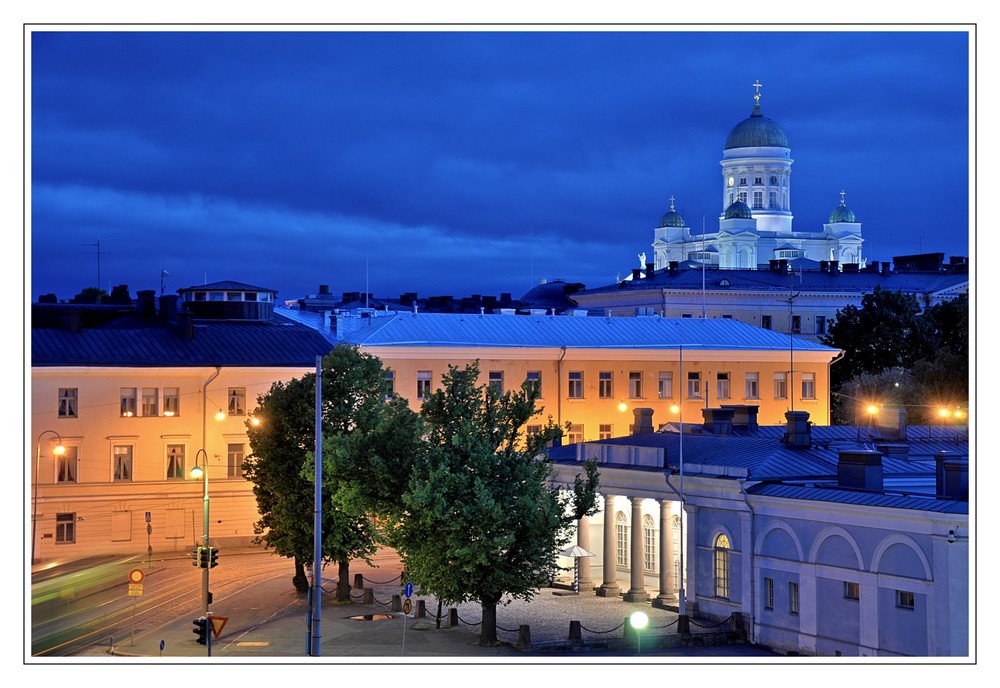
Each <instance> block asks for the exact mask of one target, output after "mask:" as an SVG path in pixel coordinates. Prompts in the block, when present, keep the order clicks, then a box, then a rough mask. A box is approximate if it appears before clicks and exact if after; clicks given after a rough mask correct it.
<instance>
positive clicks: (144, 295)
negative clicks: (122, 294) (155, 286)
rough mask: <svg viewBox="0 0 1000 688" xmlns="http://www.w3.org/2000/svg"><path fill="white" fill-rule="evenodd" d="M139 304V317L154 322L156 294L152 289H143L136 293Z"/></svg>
mask: <svg viewBox="0 0 1000 688" xmlns="http://www.w3.org/2000/svg"><path fill="white" fill-rule="evenodd" d="M135 296H136V299H137V300H138V302H139V317H140V318H142V319H143V320H152V319H153V318H155V317H156V292H155V291H153V290H152V289H142V290H140V291H137V292H136V293H135Z"/></svg>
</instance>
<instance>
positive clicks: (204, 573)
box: [191, 449, 211, 652]
mask: <svg viewBox="0 0 1000 688" xmlns="http://www.w3.org/2000/svg"><path fill="white" fill-rule="evenodd" d="M202 454H204V455H205V465H204V467H202V466H199V465H198V457H200V456H201V455H202ZM191 477H192V478H195V479H196V480H197V479H198V478H202V485H203V486H204V487H203V490H202V504H203V506H202V511H203V512H204V532H203V534H202V536H203V538H204V542H203V543H202V544H203V545H204V546H205V547H208V452H206V451H205V450H204V449H199V450H198V453H197V454H195V456H194V468H192V469H191ZM208 571H209V568H208V567H207V566H206V567H204V568H203V569H202V570H201V607H202V612H203V613H204V615H205V616H206V617H207V616H208ZM209 652H211V650H209Z"/></svg>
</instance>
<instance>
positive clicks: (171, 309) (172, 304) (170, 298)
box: [160, 294, 177, 324]
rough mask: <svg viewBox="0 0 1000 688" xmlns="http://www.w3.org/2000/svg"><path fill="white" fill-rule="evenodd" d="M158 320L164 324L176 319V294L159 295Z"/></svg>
mask: <svg viewBox="0 0 1000 688" xmlns="http://www.w3.org/2000/svg"><path fill="white" fill-rule="evenodd" d="M160 321H161V322H163V323H164V324H167V323H172V322H176V321H177V295H176V294H170V295H167V294H164V295H163V296H161V297H160Z"/></svg>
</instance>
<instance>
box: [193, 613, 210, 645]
mask: <svg viewBox="0 0 1000 688" xmlns="http://www.w3.org/2000/svg"><path fill="white" fill-rule="evenodd" d="M192 623H194V630H193V631H192V633H197V634H198V644H199V645H205V644H206V643H208V617H207V616H199V617H198V618H197V619H195V620H194V621H193V622H192Z"/></svg>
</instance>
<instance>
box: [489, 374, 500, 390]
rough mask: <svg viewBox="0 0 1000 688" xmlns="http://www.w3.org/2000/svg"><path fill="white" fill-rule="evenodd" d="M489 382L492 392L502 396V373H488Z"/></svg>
mask: <svg viewBox="0 0 1000 688" xmlns="http://www.w3.org/2000/svg"><path fill="white" fill-rule="evenodd" d="M489 380H490V382H489V385H490V387H492V388H493V389H494V390H496V391H497V393H499V394H502V393H503V371H502V370H491V371H490V377H489Z"/></svg>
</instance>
